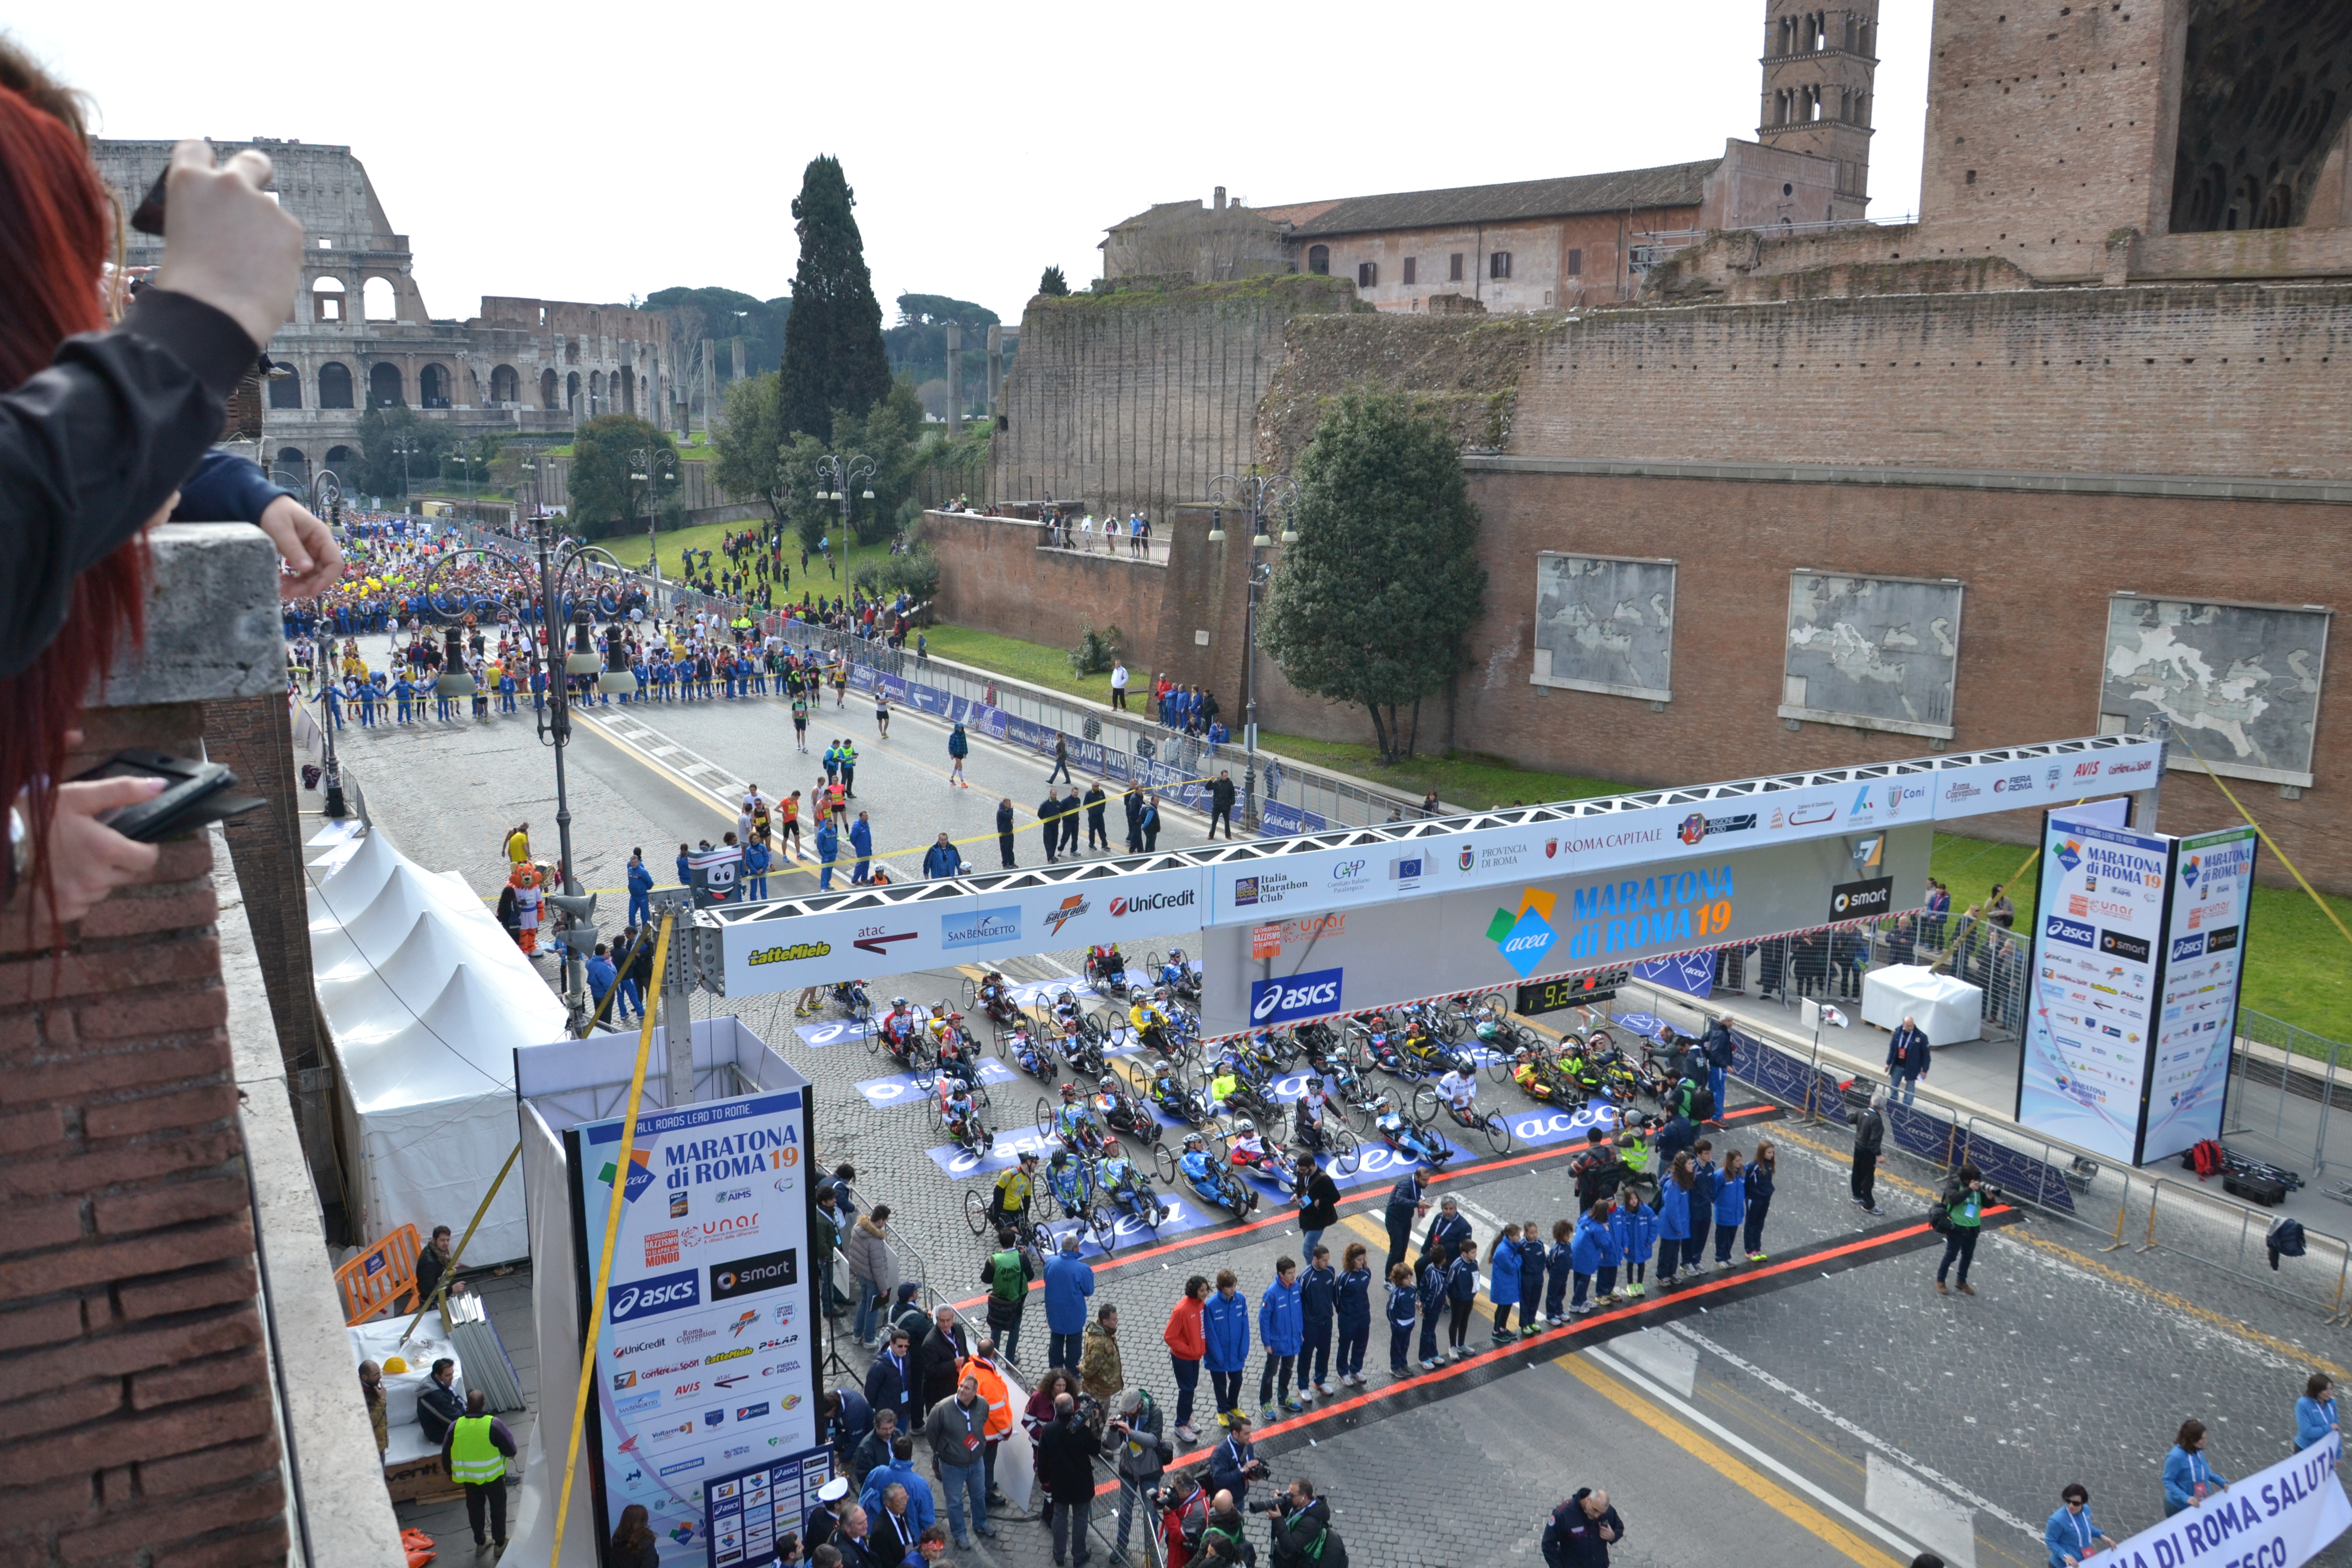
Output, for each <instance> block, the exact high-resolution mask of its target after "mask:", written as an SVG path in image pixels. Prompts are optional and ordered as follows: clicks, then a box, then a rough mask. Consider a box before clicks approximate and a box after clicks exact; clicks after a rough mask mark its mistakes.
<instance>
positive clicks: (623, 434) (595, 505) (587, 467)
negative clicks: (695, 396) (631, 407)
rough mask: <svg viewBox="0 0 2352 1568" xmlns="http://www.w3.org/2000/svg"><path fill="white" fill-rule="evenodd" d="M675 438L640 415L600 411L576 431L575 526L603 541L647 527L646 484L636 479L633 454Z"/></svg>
mask: <svg viewBox="0 0 2352 1568" xmlns="http://www.w3.org/2000/svg"><path fill="white" fill-rule="evenodd" d="M670 445H671V443H670V438H669V437H668V435H667V434H666V433H665V432H663V431H660V430H656V429H655V428H654V427H653V426H651V425H649V424H647V423H646V421H644V420H642V419H640V418H638V417H637V416H635V415H634V414H600V415H598V416H596V417H595V418H593V419H591V420H588V421H587V422H586V423H584V424H583V425H582V426H580V427H579V428H578V429H577V430H575V431H574V432H573V433H572V472H571V475H570V478H569V480H568V483H567V489H569V490H570V493H571V498H572V500H571V504H572V528H573V529H574V530H575V531H578V532H579V533H580V534H581V536H582V537H583V538H587V539H601V538H605V537H608V536H609V535H612V534H615V533H625V532H627V531H630V530H631V529H634V528H643V527H644V526H646V486H645V485H643V484H640V483H638V482H637V481H636V480H635V479H631V478H630V477H629V476H630V474H631V473H632V472H635V473H648V472H652V471H654V470H651V469H646V468H636V467H635V459H634V458H633V457H632V454H633V453H637V452H648V451H651V450H654V449H656V448H662V447H670Z"/></svg>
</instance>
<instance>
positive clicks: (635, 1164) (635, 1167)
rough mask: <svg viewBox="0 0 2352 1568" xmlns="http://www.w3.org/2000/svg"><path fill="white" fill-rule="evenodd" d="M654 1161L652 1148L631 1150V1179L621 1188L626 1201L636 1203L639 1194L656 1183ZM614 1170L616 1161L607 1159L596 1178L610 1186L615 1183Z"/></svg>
mask: <svg viewBox="0 0 2352 1568" xmlns="http://www.w3.org/2000/svg"><path fill="white" fill-rule="evenodd" d="M652 1162H653V1151H652V1150H650V1149H632V1150H630V1151H629V1180H628V1184H626V1185H625V1186H624V1187H623V1188H622V1189H621V1196H622V1198H623V1199H624V1200H625V1201H626V1202H628V1203H635V1202H636V1201H637V1194H639V1193H642V1192H644V1191H645V1190H646V1188H647V1187H650V1186H652V1185H653V1184H654V1173H653V1163H652ZM613 1172H614V1163H613V1162H612V1161H610V1160H607V1161H605V1162H604V1169H603V1170H601V1171H599V1172H597V1173H596V1179H597V1180H598V1181H600V1182H602V1183H604V1184H605V1185H606V1186H608V1187H609V1186H611V1185H612V1184H613Z"/></svg>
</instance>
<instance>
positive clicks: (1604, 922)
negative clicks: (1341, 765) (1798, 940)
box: [1201, 796, 1934, 1037]
mask: <svg viewBox="0 0 2352 1568" xmlns="http://www.w3.org/2000/svg"><path fill="white" fill-rule="evenodd" d="M1807 798H1811V797H1810V796H1808V797H1807ZM1832 804H1835V805H1844V804H1846V803H1844V802H1837V803H1832ZM1768 820H1769V818H1768ZM1758 831H1759V832H1760V833H1763V834H1765V835H1766V836H1767V837H1769V829H1759V830H1758ZM1933 838H1934V826H1933V825H1932V824H1931V823H1930V822H1929V821H1927V818H1926V817H1925V816H1924V815H1923V816H1921V818H1920V819H1919V820H1918V821H1917V822H1916V823H1910V824H1906V825H1904V826H1897V827H1877V828H1873V829H1870V830H1869V831H1867V832H1866V833H1863V834H1860V835H1855V836H1851V837H1845V836H1840V837H1822V838H1815V839H1811V840H1800V841H1797V842H1791V843H1777V844H1775V843H1766V844H1762V845H1759V846H1756V847H1748V848H1744V849H1725V850H1722V851H1721V852H1719V853H1717V854H1716V855H1714V856H1713V857H1711V858H1707V859H1704V860H1690V859H1680V858H1677V859H1671V860H1666V861H1662V862H1652V863H1644V864H1642V865H1637V866H1629V867H1626V868H1622V869H1621V870H1617V871H1614V872H1604V873H1598V874H1591V875H1578V876H1559V875H1555V876H1551V877H1549V878H1543V877H1538V879H1533V880H1522V881H1507V882H1504V883H1501V884H1500V885H1497V886H1489V887H1486V888H1473V889H1463V890H1457V891H1454V892H1449V893H1446V894H1444V895H1443V896H1440V897H1437V898H1435V899H1425V898H1424V899H1414V900H1408V901H1402V902H1400V901H1396V900H1386V901H1381V902H1375V903H1367V904H1364V905H1361V906H1359V907H1353V908H1350V909H1349V910H1347V911H1346V915H1347V920H1346V922H1345V924H1344V925H1343V926H1341V927H1339V928H1337V929H1326V930H1325V931H1322V933H1321V934H1318V936H1316V937H1315V938H1314V939H1313V940H1312V941H1310V942H1299V943H1296V944H1292V943H1287V942H1284V943H1279V944H1275V943H1269V942H1265V941H1264V940H1262V938H1263V932H1262V930H1261V929H1260V928H1262V927H1263V926H1264V925H1265V924H1266V923H1268V922H1267V921H1258V922H1255V924H1227V925H1223V926H1218V927H1214V928H1213V929H1211V930H1210V931H1206V932H1204V933H1203V934H1202V944H1203V948H1204V953H1203V956H1204V958H1205V960H1206V963H1205V967H1204V969H1203V973H1202V1006H1201V1017H1202V1031H1203V1033H1204V1034H1206V1035H1208V1036H1211V1037H1221V1036H1225V1035H1232V1034H1235V1033H1238V1032H1240V1031H1242V1030H1244V1029H1247V1028H1254V1027H1266V1026H1275V1025H1279V1024H1284V1023H1292V1022H1297V1021H1300V1020H1303V1019H1307V1018H1312V1017H1318V1016H1328V1015H1331V1014H1335V1013H1360V1012H1362V1011H1364V1010H1366V1009H1367V1008H1370V1007H1376V1006H1382V1005H1390V1004H1393V1003H1398V1002H1409V1001H1413V1000H1416V999H1419V998H1422V997H1426V996H1440V995H1450V994H1456V993H1460V992H1465V991H1473V990H1487V989H1493V988H1496V987H1500V986H1505V985H1509V984H1515V983H1517V982H1519V981H1534V980H1538V979H1545V978H1550V977H1553V976H1557V975H1563V974H1573V973H1580V972H1581V971H1585V970H1591V969H1598V968H1602V967H1614V966H1618V965H1623V964H1630V963H1636V962H1639V961H1641V960H1643V959H1650V958H1657V957H1662V956H1664V955H1667V954H1671V953H1678V952H1692V951H1694V950H1698V949H1706V948H1714V947H1721V946H1725V945H1727V944H1729V943H1733V942H1740V941H1743V940H1747V939H1750V938H1760V937H1766V936H1774V935H1778V934H1780V932H1783V931H1808V930H1811V929H1814V928H1817V927H1820V926H1823V925H1827V924H1830V923H1832V918H1833V917H1832V916H1831V915H1830V913H1829V910H1830V905H1831V901H1832V896H1833V890H1834V889H1839V888H1841V887H1844V886H1847V885H1848V884H1850V883H1851V881H1852V879H1853V868H1854V866H1855V863H1856V851H1857V847H1858V846H1862V845H1867V846H1869V847H1870V852H1871V854H1872V855H1873V856H1874V857H1875V858H1876V862H1877V867H1878V869H1879V870H1880V871H1881V873H1882V876H1881V878H1879V879H1877V880H1882V881H1884V882H1885V884H1886V885H1887V887H1888V889H1890V895H1889V897H1888V899H1887V902H1888V904H1889V905H1890V906H1891V908H1892V909H1894V910H1904V909H1913V908H1916V907H1917V906H1918V904H1919V902H1920V901H1921V900H1922V898H1923V897H1924V896H1925V892H1926V889H1927V854H1928V848H1929V846H1930V844H1931V842H1932V840H1933ZM1700 842H1701V843H1703V844H1708V845H1713V844H1716V843H1717V842H1719V838H1709V837H1705V836H1702V837H1701V839H1700ZM1675 844H1676V847H1677V848H1678V849H1679V848H1680V847H1681V846H1680V841H1679V840H1676V841H1675ZM1556 858H1557V857H1555V859H1556ZM1536 860H1537V862H1538V864H1541V863H1542V861H1543V855H1542V847H1541V845H1540V844H1538V846H1537V849H1536ZM1228 869H1230V868H1220V869H1219V872H1218V875H1219V877H1220V878H1221V879H1222V878H1223V876H1224V875H1225V874H1226V871H1227V870H1228ZM1220 896H1221V897H1222V896H1223V895H1222V894H1221V895H1220ZM1269 918H1271V917H1269ZM1283 918H1284V919H1285V920H1290V919H1296V918H1298V917H1297V916H1285V917H1283ZM1834 918H1842V919H1855V918H1859V917H1858V916H1855V915H1845V916H1842V917H1834ZM1276 945H1278V946H1279V952H1275V953H1271V954H1269V953H1268V952H1267V950H1268V949H1269V947H1273V946H1276ZM1253 953H1257V954H1260V956H1255V957H1253V956H1252V955H1253Z"/></svg>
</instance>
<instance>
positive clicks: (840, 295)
mask: <svg viewBox="0 0 2352 1568" xmlns="http://www.w3.org/2000/svg"><path fill="white" fill-rule="evenodd" d="M855 205H856V198H855V197H854V196H853V195H852V194H851V192H850V189H849V181H848V178H847V176H845V174H843V173H842V170H841V160H839V159H838V158H831V157H821V158H816V159H814V160H812V161H811V162H810V163H809V166H808V168H807V169H806V170H805V171H804V172H803V174H802V175H801V194H800V195H798V196H795V197H794V198H793V217H794V218H796V219H798V220H799V225H798V232H799V234H800V240H801V259H800V266H799V267H798V268H797V269H795V270H794V272H793V302H792V310H791V313H790V314H789V315H787V316H786V317H785V319H784V367H783V374H782V377H780V378H779V382H778V387H777V396H778V398H779V400H780V401H779V404H778V414H779V417H778V420H777V423H778V425H779V426H781V427H782V429H783V430H785V431H787V432H791V431H799V432H801V433H803V434H805V435H810V436H814V437H817V438H818V439H819V440H824V438H826V437H829V436H831V435H832V434H833V416H834V414H835V410H840V411H844V412H846V413H848V414H851V415H853V416H858V417H863V416H865V414H866V410H868V409H870V408H872V407H873V406H874V405H875V404H876V403H877V402H879V401H880V400H881V399H882V397H883V396H884V395H887V393H888V392H889V390H890V357H889V354H888V353H887V351H886V350H885V349H884V348H883V346H882V305H881V302H880V301H879V300H877V299H875V297H874V279H873V275H872V274H871V273H869V272H868V271H867V270H866V242H865V240H864V239H863V238H861V237H859V235H858V232H857V220H856V218H855V217H853V216H850V209H851V208H852V207H853V206H855Z"/></svg>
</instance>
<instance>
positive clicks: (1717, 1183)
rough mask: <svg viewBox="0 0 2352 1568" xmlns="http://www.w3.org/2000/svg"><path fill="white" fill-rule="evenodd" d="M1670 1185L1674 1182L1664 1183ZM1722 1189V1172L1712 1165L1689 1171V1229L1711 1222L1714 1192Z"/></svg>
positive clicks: (1713, 1209) (1713, 1212) (1713, 1213)
mask: <svg viewBox="0 0 2352 1568" xmlns="http://www.w3.org/2000/svg"><path fill="white" fill-rule="evenodd" d="M1667 1185H1668V1186H1672V1185H1673V1183H1671V1182H1669V1183H1667ZM1722 1190H1723V1173H1722V1172H1721V1171H1718V1170H1717V1169H1716V1168H1715V1167H1714V1166H1712V1165H1701V1166H1700V1167H1699V1168H1698V1169H1697V1170H1696V1171H1693V1172H1692V1173H1691V1190H1690V1201H1691V1229H1693V1230H1697V1229H1698V1228H1699V1227H1700V1226H1703V1225H1707V1224H1711V1223H1713V1221H1714V1218H1715V1194H1717V1193H1718V1192H1720V1191H1722Z"/></svg>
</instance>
